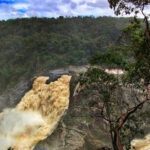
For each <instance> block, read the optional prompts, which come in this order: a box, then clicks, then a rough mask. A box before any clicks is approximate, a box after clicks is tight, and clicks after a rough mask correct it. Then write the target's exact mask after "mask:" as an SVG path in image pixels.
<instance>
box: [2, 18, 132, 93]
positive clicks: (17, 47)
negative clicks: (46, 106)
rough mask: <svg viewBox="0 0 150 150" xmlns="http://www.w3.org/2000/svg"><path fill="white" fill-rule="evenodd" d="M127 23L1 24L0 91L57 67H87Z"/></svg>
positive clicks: (44, 20) (99, 20) (45, 20)
mask: <svg viewBox="0 0 150 150" xmlns="http://www.w3.org/2000/svg"><path fill="white" fill-rule="evenodd" d="M128 20H129V19H123V18H112V17H99V18H92V17H73V18H64V17H59V18H57V19H55V18H51V19H48V18H30V19H27V18H26V19H15V20H8V21H0V31H1V32H0V67H1V69H0V91H2V90H3V89H5V88H7V87H8V86H9V87H10V83H11V82H13V84H11V85H14V84H16V83H17V82H18V81H19V80H21V79H23V78H25V79H27V78H30V77H31V76H33V75H35V74H37V73H39V72H43V71H46V70H48V69H54V68H58V67H65V66H68V65H83V64H87V63H88V61H89V59H90V57H91V55H93V54H95V53H99V52H104V51H108V50H109V46H110V45H111V44H112V43H113V44H117V42H116V38H117V37H118V36H119V35H120V30H121V29H122V28H123V27H124V26H125V25H126V24H127V23H128Z"/></svg>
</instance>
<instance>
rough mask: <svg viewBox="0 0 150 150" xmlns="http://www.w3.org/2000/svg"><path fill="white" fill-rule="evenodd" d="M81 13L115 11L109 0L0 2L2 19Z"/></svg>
mask: <svg viewBox="0 0 150 150" xmlns="http://www.w3.org/2000/svg"><path fill="white" fill-rule="evenodd" d="M145 12H146V13H150V8H146V9H145ZM79 15H81V16H86V15H93V16H114V12H113V10H111V9H110V8H109V5H108V1H107V0H17V2H16V3H11V4H7V3H5V4H1V3H0V20H2V19H9V18H17V17H32V16H37V17H58V16H79ZM130 16H132V15H130ZM139 16H140V17H142V15H139Z"/></svg>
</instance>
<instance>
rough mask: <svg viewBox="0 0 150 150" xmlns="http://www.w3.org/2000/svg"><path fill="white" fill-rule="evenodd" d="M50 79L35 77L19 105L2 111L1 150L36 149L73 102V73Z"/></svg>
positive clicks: (0, 128) (0, 123)
mask: <svg viewBox="0 0 150 150" xmlns="http://www.w3.org/2000/svg"><path fill="white" fill-rule="evenodd" d="M48 79H49V77H45V76H41V77H38V78H37V79H35V81H34V82H33V85H32V89H31V90H30V91H28V92H27V93H26V94H25V95H24V97H23V98H22V99H21V101H20V103H19V104H18V105H17V106H16V107H15V108H8V109H5V110H4V111H3V112H2V113H0V149H1V150H9V149H12V150H32V149H33V148H34V146H35V145H36V144H37V143H38V142H39V141H41V140H44V139H45V138H47V137H48V136H49V135H51V134H52V132H53V131H54V129H55V128H56V126H57V124H58V122H59V120H60V119H61V116H62V115H63V114H64V112H65V110H66V109H67V108H68V105H69V95H70V89H69V84H70V80H71V76H69V75H63V76H61V77H60V78H59V79H58V80H57V81H54V82H51V83H49V84H48V83H47V82H46V81H47V80H48Z"/></svg>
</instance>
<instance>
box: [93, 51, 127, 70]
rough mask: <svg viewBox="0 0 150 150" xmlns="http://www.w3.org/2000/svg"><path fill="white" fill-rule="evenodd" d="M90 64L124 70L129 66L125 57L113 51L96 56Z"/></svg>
mask: <svg viewBox="0 0 150 150" xmlns="http://www.w3.org/2000/svg"><path fill="white" fill-rule="evenodd" d="M90 63H91V64H92V65H104V66H105V67H107V68H123V69H124V68H125V66H126V64H127V62H126V60H125V59H124V58H123V56H121V55H118V54H116V53H115V52H112V51H110V52H105V53H100V54H96V55H94V56H93V57H92V58H91V61H90Z"/></svg>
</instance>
